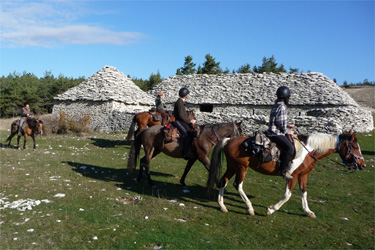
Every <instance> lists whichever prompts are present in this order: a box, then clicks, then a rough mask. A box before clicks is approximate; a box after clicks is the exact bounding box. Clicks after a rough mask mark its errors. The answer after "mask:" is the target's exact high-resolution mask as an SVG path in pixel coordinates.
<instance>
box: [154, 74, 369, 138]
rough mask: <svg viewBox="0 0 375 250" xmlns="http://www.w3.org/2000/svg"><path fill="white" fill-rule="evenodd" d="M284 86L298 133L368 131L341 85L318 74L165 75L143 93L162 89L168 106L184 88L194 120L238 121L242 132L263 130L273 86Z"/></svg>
mask: <svg viewBox="0 0 375 250" xmlns="http://www.w3.org/2000/svg"><path fill="white" fill-rule="evenodd" d="M282 85H285V86H288V87H289V88H290V89H291V91H292V96H291V100H290V106H289V108H288V115H289V121H290V123H294V124H295V125H296V130H297V131H298V132H299V133H311V132H314V131H319V132H325V133H341V132H343V131H347V130H350V129H354V130H355V131H357V132H367V131H371V130H373V128H374V126H373V117H372V114H371V112H370V111H365V110H363V109H361V107H360V106H359V105H358V104H357V103H356V102H355V101H354V100H353V99H352V98H351V97H350V96H349V95H348V94H347V93H346V92H345V91H343V90H341V88H340V87H339V86H338V85H337V84H336V83H335V82H333V81H332V80H330V79H329V78H328V77H326V76H324V75H323V74H321V73H301V74H287V73H279V74H274V73H262V74H259V73H249V74H220V75H185V76H173V77H170V78H168V79H166V80H164V81H163V82H161V83H160V84H158V85H157V86H156V87H154V88H153V89H152V90H151V91H149V94H150V95H152V96H155V95H156V93H157V92H158V91H160V90H163V91H164V100H165V102H166V103H167V106H168V108H169V109H173V103H174V102H175V101H176V100H177V98H178V90H179V89H180V88H181V87H187V88H188V89H189V90H190V97H189V98H188V99H187V101H186V104H187V107H188V109H194V110H195V114H196V117H197V120H198V123H200V124H204V123H220V122H232V121H243V126H242V127H243V129H244V134H252V133H253V132H254V131H256V130H266V129H267V127H268V126H267V124H268V121H269V113H270V110H271V106H272V105H273V104H274V102H275V99H276V90H277V88H278V87H280V86H282Z"/></svg>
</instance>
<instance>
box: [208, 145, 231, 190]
mask: <svg viewBox="0 0 375 250" xmlns="http://www.w3.org/2000/svg"><path fill="white" fill-rule="evenodd" d="M229 140H230V138H224V139H221V140H219V141H218V142H217V144H216V146H215V148H214V150H213V152H212V155H211V162H210V172H209V177H208V181H207V191H208V193H210V192H212V189H213V188H214V185H215V184H216V185H217V183H218V180H219V178H221V176H222V174H221V170H222V164H221V162H222V157H221V152H222V150H223V148H224V146H225V145H226V144H227V142H228V141H229Z"/></svg>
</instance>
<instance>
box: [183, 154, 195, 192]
mask: <svg viewBox="0 0 375 250" xmlns="http://www.w3.org/2000/svg"><path fill="white" fill-rule="evenodd" d="M195 161H196V159H189V160H188V162H187V164H186V167H185V171H184V174H183V175H182V177H181V179H180V184H181V185H182V188H184V189H185V188H187V186H186V183H185V178H186V176H187V174H188V173H189V171H190V169H191V167H192V166H193V164H194V162H195Z"/></svg>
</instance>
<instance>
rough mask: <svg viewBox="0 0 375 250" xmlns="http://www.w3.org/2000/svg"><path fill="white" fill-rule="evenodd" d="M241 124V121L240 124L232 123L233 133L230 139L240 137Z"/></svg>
mask: <svg viewBox="0 0 375 250" xmlns="http://www.w3.org/2000/svg"><path fill="white" fill-rule="evenodd" d="M241 124H242V121H240V122H233V125H234V132H233V135H231V136H230V137H232V136H240V135H242V128H241Z"/></svg>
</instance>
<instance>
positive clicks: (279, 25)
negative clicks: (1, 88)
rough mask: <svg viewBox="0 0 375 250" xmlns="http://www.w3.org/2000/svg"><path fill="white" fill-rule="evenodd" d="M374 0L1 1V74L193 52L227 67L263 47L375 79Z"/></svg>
mask: <svg viewBox="0 0 375 250" xmlns="http://www.w3.org/2000/svg"><path fill="white" fill-rule="evenodd" d="M374 23H375V21H374V1H373V0H371V1H360V0H359V1H250V0H249V1H246V0H242V1H208V0H207V1H125V0H117V1H100V0H96V1H94V0H75V1H70V0H59V1H57V0H56V1H42V0H41V1H21V0H11V1H7V0H1V1H0V76H8V75H9V74H11V73H14V72H16V73H20V74H22V73H23V72H26V73H33V74H35V75H36V76H38V77H43V76H44V75H45V74H46V72H51V73H52V74H53V75H54V76H56V77H57V76H59V75H64V76H66V77H74V78H77V77H80V76H84V77H86V78H87V77H90V76H91V75H93V74H95V73H96V72H97V71H99V70H100V69H101V68H103V67H104V66H106V65H108V66H114V67H116V68H117V69H118V70H120V71H121V72H123V73H124V74H125V75H129V76H131V77H132V78H143V79H148V78H149V76H150V75H151V74H156V73H157V72H159V73H160V75H161V76H162V77H163V78H167V77H170V76H173V75H175V74H176V70H177V69H178V68H180V67H182V66H183V65H184V61H185V57H186V56H189V55H190V56H192V57H193V62H194V63H196V64H197V67H198V65H203V63H204V61H205V56H206V55H207V54H210V55H211V56H212V57H214V58H215V60H216V62H220V67H221V68H222V69H229V70H230V71H231V72H232V70H237V69H238V68H239V67H240V66H241V65H244V64H250V65H251V67H253V66H260V65H262V59H263V58H264V57H266V58H270V57H272V56H274V57H275V59H276V62H277V63H278V64H279V65H280V64H283V65H284V66H285V68H286V69H289V67H292V68H298V69H299V70H300V71H303V72H308V71H311V72H320V73H323V74H324V75H326V76H328V77H329V78H331V79H336V81H337V83H338V84H339V85H342V84H343V82H344V81H347V82H348V83H351V82H353V83H357V82H363V80H364V79H367V80H369V81H374V68H375V65H374V57H375V52H374V46H375V45H374V44H375V43H374Z"/></svg>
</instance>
